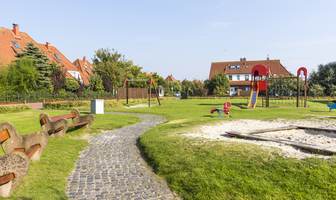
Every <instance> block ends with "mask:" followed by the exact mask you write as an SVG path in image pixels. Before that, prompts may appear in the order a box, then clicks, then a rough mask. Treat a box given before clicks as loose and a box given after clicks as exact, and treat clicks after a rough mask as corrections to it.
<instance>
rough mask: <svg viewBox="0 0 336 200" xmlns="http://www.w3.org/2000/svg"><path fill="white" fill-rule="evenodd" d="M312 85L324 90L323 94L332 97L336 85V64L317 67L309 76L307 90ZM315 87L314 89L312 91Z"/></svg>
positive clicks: (331, 63)
mask: <svg viewBox="0 0 336 200" xmlns="http://www.w3.org/2000/svg"><path fill="white" fill-rule="evenodd" d="M314 85H320V86H321V87H322V88H324V91H323V92H324V94H326V95H332V94H333V88H335V85H336V62H330V63H328V64H325V65H322V64H321V65H319V66H318V69H317V71H316V72H315V71H313V72H312V73H311V74H310V76H309V90H310V88H312V87H313V86H314ZM315 89H316V86H315V87H314V90H315Z"/></svg>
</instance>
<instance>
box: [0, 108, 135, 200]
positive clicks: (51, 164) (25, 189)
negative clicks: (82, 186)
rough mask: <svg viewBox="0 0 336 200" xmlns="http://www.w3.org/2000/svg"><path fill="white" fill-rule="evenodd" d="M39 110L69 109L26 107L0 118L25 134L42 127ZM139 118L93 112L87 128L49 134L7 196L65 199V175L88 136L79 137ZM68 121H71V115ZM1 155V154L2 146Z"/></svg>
mask: <svg viewBox="0 0 336 200" xmlns="http://www.w3.org/2000/svg"><path fill="white" fill-rule="evenodd" d="M41 112H46V113H48V114H49V115H50V116H56V115H62V114H68V113H70V111H37V110H29V111H24V112H19V113H10V114H0V121H1V122H2V121H9V122H11V123H12V124H14V126H15V128H16V129H17V131H18V133H19V134H21V135H25V134H29V133H32V132H34V131H36V130H41V126H40V123H39V115H40V113H41ZM139 121H140V118H139V117H136V116H132V115H131V116H130V115H111V114H105V115H95V121H94V123H93V124H92V126H91V128H90V130H87V129H85V128H77V129H76V128H74V129H69V130H68V131H67V133H66V134H65V137H64V138H50V139H49V142H48V145H47V146H46V148H45V149H44V151H43V152H42V155H41V158H40V161H39V162H33V161H31V162H30V167H29V170H28V172H27V174H26V176H25V177H24V179H23V180H22V181H21V183H20V184H19V185H18V186H17V187H16V189H15V190H14V193H13V194H12V195H11V197H10V198H7V199H68V198H67V197H66V196H65V189H66V177H67V176H69V175H70V172H71V171H72V170H73V169H74V167H75V164H76V161H77V159H78V156H79V152H80V151H82V150H84V148H85V147H86V146H87V145H88V140H87V139H82V138H87V137H91V136H94V135H96V134H99V133H101V131H102V130H112V129H116V128H121V127H123V126H128V125H131V124H134V123H137V122H139ZM69 122H70V124H71V123H72V122H71V119H70V120H69ZM0 155H4V152H3V151H2V149H1V150H0ZM0 199H4V198H0Z"/></svg>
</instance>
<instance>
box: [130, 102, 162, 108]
mask: <svg viewBox="0 0 336 200" xmlns="http://www.w3.org/2000/svg"><path fill="white" fill-rule="evenodd" d="M155 105H156V104H154V105H153V104H151V107H153V106H155ZM141 107H148V103H146V104H137V105H134V106H127V107H125V108H141Z"/></svg>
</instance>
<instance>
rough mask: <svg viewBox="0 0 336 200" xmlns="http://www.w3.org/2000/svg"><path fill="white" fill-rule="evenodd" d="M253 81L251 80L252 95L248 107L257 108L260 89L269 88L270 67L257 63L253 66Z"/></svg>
mask: <svg viewBox="0 0 336 200" xmlns="http://www.w3.org/2000/svg"><path fill="white" fill-rule="evenodd" d="M251 74H252V81H251V97H250V102H249V104H248V105H247V108H248V109H250V108H255V107H256V105H257V99H258V94H259V91H266V90H267V80H266V79H267V77H268V75H269V71H268V69H267V68H266V67H265V66H263V65H256V66H254V67H253V68H252V73H251Z"/></svg>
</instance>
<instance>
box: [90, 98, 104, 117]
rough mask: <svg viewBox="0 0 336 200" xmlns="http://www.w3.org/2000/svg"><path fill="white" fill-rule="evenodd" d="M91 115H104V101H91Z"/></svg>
mask: <svg viewBox="0 0 336 200" xmlns="http://www.w3.org/2000/svg"><path fill="white" fill-rule="evenodd" d="M91 114H104V99H91Z"/></svg>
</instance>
